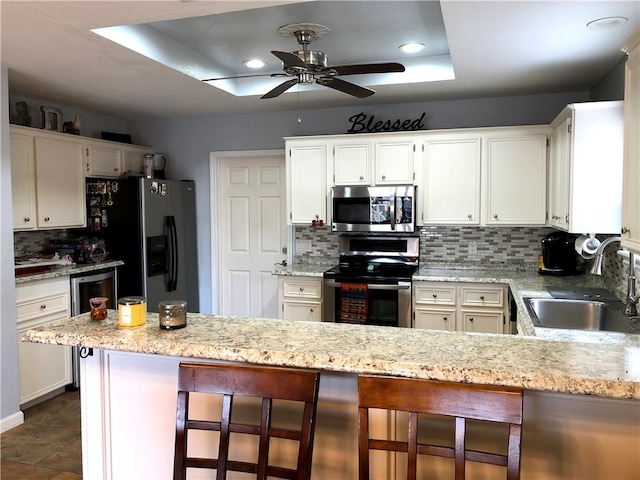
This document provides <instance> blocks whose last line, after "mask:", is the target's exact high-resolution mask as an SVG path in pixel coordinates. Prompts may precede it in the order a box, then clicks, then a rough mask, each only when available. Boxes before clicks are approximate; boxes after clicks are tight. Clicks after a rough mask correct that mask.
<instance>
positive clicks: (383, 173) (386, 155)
mask: <svg viewBox="0 0 640 480" xmlns="http://www.w3.org/2000/svg"><path fill="white" fill-rule="evenodd" d="M415 150H416V149H415V137H406V136H405V137H403V136H394V137H380V138H379V139H377V140H374V141H373V151H374V182H375V184H376V185H413V180H414V170H413V164H414V154H415Z"/></svg>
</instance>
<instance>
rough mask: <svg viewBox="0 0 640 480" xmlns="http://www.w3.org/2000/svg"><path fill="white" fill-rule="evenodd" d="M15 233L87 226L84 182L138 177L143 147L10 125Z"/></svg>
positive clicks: (144, 150)
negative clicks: (91, 178)
mask: <svg viewBox="0 0 640 480" xmlns="http://www.w3.org/2000/svg"><path fill="white" fill-rule="evenodd" d="M10 142H11V145H10V147H11V148H10V150H11V187H12V204H13V228H14V230H44V229H54V228H74V227H84V226H85V225H86V201H85V191H84V178H85V176H88V175H91V176H96V177H115V178H117V177H120V176H121V175H122V173H123V171H130V172H135V173H138V172H139V171H140V168H141V165H142V157H143V156H144V152H147V151H148V149H147V148H146V147H138V146H135V145H126V144H119V143H116V142H108V141H102V140H96V139H90V138H87V137H80V136H77V135H69V134H64V133H58V132H50V131H46V130H40V129H36V128H29V127H21V126H16V125H11V126H10Z"/></svg>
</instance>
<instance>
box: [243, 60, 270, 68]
mask: <svg viewBox="0 0 640 480" xmlns="http://www.w3.org/2000/svg"><path fill="white" fill-rule="evenodd" d="M242 64H243V65H244V66H245V67H249V68H253V69H258V68H264V67H265V66H266V65H267V64H266V62H263V61H262V60H260V59H257V58H253V59H251V60H245V61H244V62H242Z"/></svg>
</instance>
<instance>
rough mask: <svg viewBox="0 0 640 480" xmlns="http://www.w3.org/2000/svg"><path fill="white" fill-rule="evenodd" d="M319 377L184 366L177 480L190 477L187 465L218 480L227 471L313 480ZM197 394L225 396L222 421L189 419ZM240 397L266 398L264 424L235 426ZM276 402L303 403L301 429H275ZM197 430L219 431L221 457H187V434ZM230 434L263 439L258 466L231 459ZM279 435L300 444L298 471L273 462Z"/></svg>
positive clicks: (178, 420)
mask: <svg viewBox="0 0 640 480" xmlns="http://www.w3.org/2000/svg"><path fill="white" fill-rule="evenodd" d="M319 378H320V372H319V371H316V370H303V369H294V368H284V367H266V366H254V365H237V364H235V365H231V364H204V363H185V362H183V363H180V367H179V373H178V404H177V413H176V443H175V459H174V473H173V478H174V480H184V479H186V475H187V468H188V467H193V468H208V469H215V470H216V471H217V472H216V475H217V477H216V478H217V480H223V479H225V478H226V475H227V471H236V472H245V473H251V474H255V475H256V477H255V478H256V479H258V480H261V479H266V478H267V477H270V478H272V477H276V478H286V479H295V480H308V479H309V478H310V476H311V457H312V453H313V437H314V431H315V417H316V408H317V402H318V386H319ZM193 392H198V393H205V394H217V395H221V396H222V411H221V416H220V419H219V420H198V419H192V418H190V417H189V394H190V393H193ZM238 396H248V397H258V398H262V401H261V415H260V424H259V425H249V424H242V423H232V418H231V412H232V406H233V398H234V397H238ZM273 400H288V401H293V402H301V405H303V411H302V419H301V420H302V421H301V423H300V426H299V429H291V428H284V427H283V428H275V427H272V425H271V419H272V413H273ZM193 430H209V431H216V432H220V433H219V448H218V452H217V453H218V455H217V457H213V456H212V458H195V457H189V456H188V455H187V444H188V437H189V435H188V433H189V432H190V431H193ZM231 433H238V434H248V435H256V436H258V437H259V439H258V452H257V456H256V461H255V462H248V461H239V460H233V459H230V458H229V446H230V438H231V437H232V436H231V435H230V434H231ZM274 437H276V438H281V439H288V440H293V441H297V442H299V443H298V458H297V462H296V468H295V469H293V468H285V467H282V466H273V465H270V464H269V447H270V440H271V438H274Z"/></svg>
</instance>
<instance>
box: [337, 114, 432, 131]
mask: <svg viewBox="0 0 640 480" xmlns="http://www.w3.org/2000/svg"><path fill="white" fill-rule="evenodd" d="M424 116H425V112H422V115H420V118H416V119H415V120H400V119H398V120H385V121H382V120H376V119H375V115H371V116H370V117H368V116H367V115H365V114H364V113H358V114H356V115H353V116H352V117H350V118H349V122H351V128H349V129H348V130H347V133H376V132H397V131H408V130H423V129H424V124H423V123H422V121H423V120H424Z"/></svg>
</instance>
